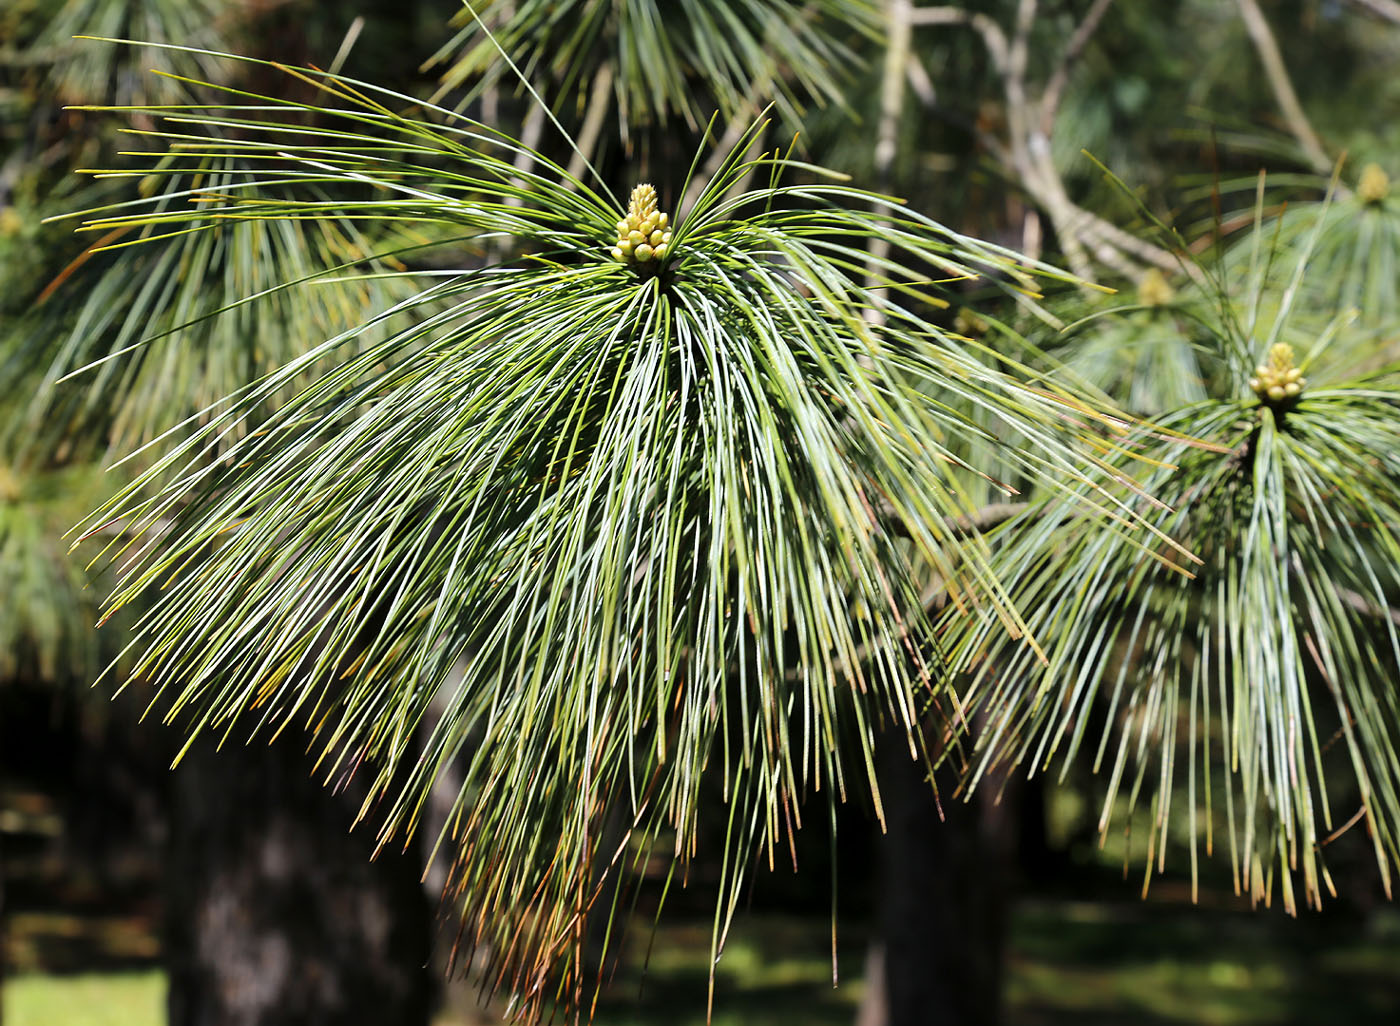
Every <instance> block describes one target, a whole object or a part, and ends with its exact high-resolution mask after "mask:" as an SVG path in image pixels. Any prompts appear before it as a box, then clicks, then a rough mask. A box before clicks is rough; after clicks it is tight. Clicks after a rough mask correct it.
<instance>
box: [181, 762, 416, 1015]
mask: <svg viewBox="0 0 1400 1026" xmlns="http://www.w3.org/2000/svg"><path fill="white" fill-rule="evenodd" d="M309 772H310V761H309V759H308V758H307V757H305V756H304V755H303V754H302V753H301V752H300V751H299V749H298V746H297V744H296V743H295V741H294V740H290V739H286V740H283V741H281V742H279V743H277V744H275V745H272V746H270V747H269V746H267V745H265V744H262V743H259V742H255V743H254V747H252V748H247V749H244V748H240V747H235V746H233V745H228V746H225V749H224V751H222V752H220V753H215V752H213V750H212V746H208V745H201V746H198V747H197V748H196V749H195V750H193V751H191V753H190V754H189V756H188V757H187V759H186V761H185V763H184V764H183V765H182V766H181V768H180V770H179V771H178V774H177V779H176V783H175V788H174V791H175V796H174V801H175V808H174V816H173V823H172V831H171V834H172V857H171V864H170V867H169V874H168V880H169V885H168V888H167V892H168V893H167V902H168V904H167V911H166V915H167V942H168V946H167V955H166V957H167V962H168V966H169V972H170V992H169V1016H170V1017H169V1023H170V1026H361V1024H364V1023H385V1024H390V1023H392V1024H393V1026H419V1024H426V1023H427V1021H428V1017H429V1014H430V1011H431V1002H432V980H431V977H430V974H429V971H428V969H427V964H428V959H429V947H430V929H431V914H430V910H429V905H428V902H427V900H426V898H425V896H424V894H423V890H422V887H421V885H420V883H419V874H420V870H421V867H420V864H419V861H418V859H417V858H416V857H415V855H414V854H413V853H412V852H410V854H407V855H405V854H401V853H400V852H399V851H397V850H393V851H386V852H385V853H384V854H383V855H381V856H380V857H379V858H378V859H377V860H375V861H371V859H370V855H371V852H372V849H373V837H372V834H371V831H370V830H369V829H368V828H367V827H361V828H359V829H357V830H356V831H355V833H354V834H350V833H349V828H350V823H351V821H352V819H353V818H354V815H355V811H356V810H357V808H358V807H359V803H360V800H361V798H362V797H363V795H362V794H356V793H355V792H356V788H355V787H354V786H353V785H352V786H351V787H349V788H348V789H347V792H348V793H345V792H342V793H338V794H336V793H332V791H331V790H330V789H327V788H323V787H321V786H320V784H319V782H318V781H316V780H313V779H311V778H310V777H309V776H308V774H309Z"/></svg>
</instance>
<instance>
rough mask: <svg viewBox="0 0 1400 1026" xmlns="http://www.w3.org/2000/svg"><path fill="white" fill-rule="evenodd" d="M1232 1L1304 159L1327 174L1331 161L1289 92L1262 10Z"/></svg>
mask: <svg viewBox="0 0 1400 1026" xmlns="http://www.w3.org/2000/svg"><path fill="white" fill-rule="evenodd" d="M1235 3H1236V5H1237V6H1238V7H1239V9H1240V17H1242V18H1243V19H1244V26H1245V28H1246V29H1247V30H1248V31H1249V38H1250V39H1251V40H1252V41H1253V43H1254V48H1255V49H1256V50H1257V51H1259V60H1260V61H1261V62H1263V65H1264V75H1265V77H1267V78H1268V80H1269V86H1270V88H1271V89H1273V91H1274V99H1275V100H1276V101H1277V103H1278V106H1279V111H1280V112H1281V113H1282V114H1283V120H1284V121H1285V122H1286V123H1287V125H1288V130H1289V131H1290V132H1291V133H1292V134H1293V138H1295V139H1297V140H1298V145H1299V146H1301V147H1302V148H1303V154H1304V155H1305V156H1306V157H1307V158H1308V163H1309V164H1311V165H1312V169H1313V170H1314V171H1316V172H1317V173H1318V174H1324V175H1325V174H1330V173H1331V171H1332V161H1331V160H1329V159H1328V157H1327V151H1326V150H1324V149H1323V148H1322V141H1321V140H1320V139H1318V137H1317V133H1316V132H1314V131H1313V128H1312V124H1311V122H1309V121H1308V116H1307V114H1305V113H1303V105H1302V104H1301V103H1299V102H1298V94H1297V93H1296V92H1294V91H1293V83H1292V81H1291V80H1290V79H1289V77H1288V69H1287V68H1286V67H1285V66H1284V63H1283V54H1281V53H1280V52H1279V48H1278V42H1277V41H1276V40H1275V39H1274V34H1273V31H1272V30H1271V29H1270V28H1269V22H1268V20H1267V19H1266V18H1265V17H1264V12H1263V11H1261V10H1260V9H1259V4H1258V3H1257V2H1256V0H1235Z"/></svg>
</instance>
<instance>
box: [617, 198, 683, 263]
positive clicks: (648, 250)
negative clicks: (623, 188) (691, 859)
mask: <svg viewBox="0 0 1400 1026" xmlns="http://www.w3.org/2000/svg"><path fill="white" fill-rule="evenodd" d="M670 245H671V218H670V216H669V215H667V214H663V213H661V212H660V211H658V210H657V209H656V190H655V189H653V188H652V187H651V186H650V185H639V186H637V187H636V188H635V189H633V190H632V199H631V201H630V202H629V203H628V204H627V216H626V217H625V218H623V219H622V220H621V221H619V222H617V245H616V246H614V247H613V249H612V258H613V259H614V260H616V261H618V263H623V264H628V265H630V266H632V267H640V266H642V265H646V264H653V263H656V262H659V261H661V260H665V259H666V250H667V249H668V247H669V246H670Z"/></svg>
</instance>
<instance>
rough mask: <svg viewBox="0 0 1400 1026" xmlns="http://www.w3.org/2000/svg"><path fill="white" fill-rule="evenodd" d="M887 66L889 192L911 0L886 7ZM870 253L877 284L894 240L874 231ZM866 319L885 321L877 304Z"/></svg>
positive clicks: (880, 141) (868, 271)
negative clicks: (891, 241)
mask: <svg viewBox="0 0 1400 1026" xmlns="http://www.w3.org/2000/svg"><path fill="white" fill-rule="evenodd" d="M885 11H886V23H887V24H886V29H885V38H886V43H885V67H884V74H883V75H882V76H881V79H880V123H879V125H878V126H877V128H876V131H875V160H874V169H873V170H874V173H875V188H876V189H878V190H879V191H880V192H886V193H887V192H889V191H890V185H891V179H892V178H893V174H894V158H895V152H896V150H897V149H898V147H899V123H900V121H901V120H902V119H903V116H904V79H905V76H906V75H907V74H908V71H909V67H910V53H911V51H912V43H913V35H914V31H913V25H912V23H911V20H910V19H911V17H912V15H913V13H914V5H913V3H911V0H888V3H887V4H886V7H885ZM869 252H870V257H869V259H867V260H866V263H865V284H866V287H867V288H875V287H876V286H877V285H879V283H880V273H879V268H880V265H881V264H882V263H884V262H885V261H886V260H887V259H888V258H889V255H890V240H889V239H888V238H886V237H885V236H884V235H873V236H871V239H870V245H869ZM865 319H866V320H868V321H870V322H871V323H872V324H880V323H883V321H884V313H883V312H882V311H881V309H880V308H879V307H877V306H871V307H869V308H868V309H867V310H866V312H865Z"/></svg>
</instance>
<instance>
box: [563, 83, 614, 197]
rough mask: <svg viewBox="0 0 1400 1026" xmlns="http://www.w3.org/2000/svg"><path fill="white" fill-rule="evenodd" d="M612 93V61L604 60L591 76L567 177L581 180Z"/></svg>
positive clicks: (599, 132) (596, 145)
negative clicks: (585, 109) (584, 109)
mask: <svg viewBox="0 0 1400 1026" xmlns="http://www.w3.org/2000/svg"><path fill="white" fill-rule="evenodd" d="M612 95H613V66H612V61H604V62H603V64H602V66H601V67H599V68H598V73H597V74H596V75H595V76H594V77H593V89H592V91H591V92H590V93H589V95H588V109H587V111H585V113H584V115H583V126H582V127H581V128H580V129H579V133H578V147H577V148H576V149H575V150H574V155H573V156H572V157H570V158H569V177H570V178H571V179H577V180H579V181H582V180H583V173H584V171H585V170H587V168H588V162H589V160H591V159H592V157H593V151H594V150H595V149H597V148H598V137H599V136H600V135H602V133H603V119H604V118H606V117H607V115H608V106H609V104H610V102H611V100H612Z"/></svg>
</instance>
